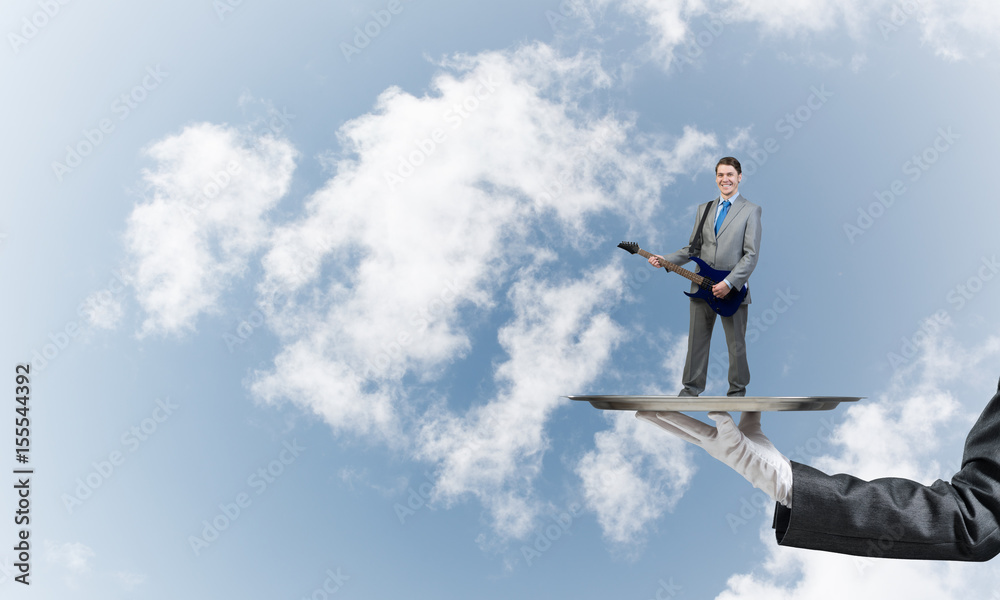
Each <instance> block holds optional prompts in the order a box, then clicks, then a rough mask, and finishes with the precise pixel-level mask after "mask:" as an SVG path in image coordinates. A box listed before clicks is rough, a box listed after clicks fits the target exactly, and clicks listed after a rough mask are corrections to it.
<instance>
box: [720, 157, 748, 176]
mask: <svg viewBox="0 0 1000 600" xmlns="http://www.w3.org/2000/svg"><path fill="white" fill-rule="evenodd" d="M719 165H729V166H730V167H732V168H734V169H736V174H737V175H742V174H743V167H741V166H740V161H738V160H736V159H735V158H733V157H732V156H723V157H722V158H720V159H719V162H717V163H716V164H715V172H716V173H718V172H719Z"/></svg>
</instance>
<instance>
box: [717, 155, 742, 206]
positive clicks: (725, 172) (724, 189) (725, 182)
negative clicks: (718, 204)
mask: <svg viewBox="0 0 1000 600" xmlns="http://www.w3.org/2000/svg"><path fill="white" fill-rule="evenodd" d="M742 179H743V169H742V168H741V167H740V161H738V160H736V159H735V158H733V157H732V156H726V157H723V158H721V159H719V162H718V163H717V164H716V165H715V185H717V186H719V192H721V193H722V199H723V200H729V199H730V198H732V197H733V196H735V195H736V194H737V193H738V192H739V187H740V180H742Z"/></svg>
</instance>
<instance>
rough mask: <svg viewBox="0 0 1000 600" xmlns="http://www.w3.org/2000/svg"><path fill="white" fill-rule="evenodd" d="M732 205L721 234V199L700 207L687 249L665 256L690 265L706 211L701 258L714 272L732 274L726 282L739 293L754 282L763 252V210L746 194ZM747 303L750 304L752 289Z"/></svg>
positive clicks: (675, 262) (738, 196)
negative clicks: (718, 210)
mask: <svg viewBox="0 0 1000 600" xmlns="http://www.w3.org/2000/svg"><path fill="white" fill-rule="evenodd" d="M732 203H733V204H732V206H730V207H729V212H728V213H727V214H726V218H725V220H723V221H722V226H721V227H719V234H718V235H716V234H715V218H714V217H715V210H716V208H717V207H718V205H719V199H718V198H716V199H714V200H712V201H710V202H706V203H704V204H702V205H700V206H698V214H697V215H696V216H695V221H694V227H693V228H692V230H691V237H690V239H688V243H687V246H684V247H683V248H681V249H680V250H678V251H677V252H674V253H673V254H667V255H664V257H663V258H665V259H667V260H668V261H670V262H672V263H674V264H675V265H678V266H680V265H683V264H684V263H686V262H688V261H689V260H690V259H689V258H688V257H689V256H690V255H691V244H692V243H693V242H694V238H695V234H697V232H698V224H699V223H701V219H702V216H703V215H704V214H705V211H706V210H708V211H711V212H710V213H709V215H708V218H707V219H705V227H704V229H703V230H702V243H701V255H700V256H699V258H701V259H702V260H703V261H705V262H706V263H708V266H710V267H712V268H713V269H721V270H723V271H732V272H731V273H730V274H729V276H728V277H726V279H728V280H729V283H731V284H733V287H734V288H735V289H737V290H738V289H740V288H741V287H743V284H745V283H746V282H747V280H749V279H750V274H751V273H753V270H754V267H756V266H757V252H758V250H759V249H760V214H761V208H760V207H759V206H757V205H756V204H754V203H753V202H750V201H749V200H747V199H746V198H745V197H744V196H743V195H742V194H737V195H736V197H735V198H733V200H732ZM697 289H698V286H697V285H696V284H694V283H692V284H691V291H692V292H694V291H696V290H697ZM744 302H745V303H747V304H749V303H750V293H749V290H748V291H747V297H746V300H744Z"/></svg>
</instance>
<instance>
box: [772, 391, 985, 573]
mask: <svg viewBox="0 0 1000 600" xmlns="http://www.w3.org/2000/svg"><path fill="white" fill-rule="evenodd" d="M792 474H793V479H792V508H791V509H787V508H785V507H784V506H781V505H780V504H778V505H777V507H776V508H775V512H774V529H775V534H776V535H777V538H778V543H779V544H781V545H782V546H795V547H798V548H810V549H813V550H826V551H829V552H840V553H842V554H853V555H856V556H871V557H885V558H915V559H935V560H974V561H985V560H990V559H991V558H993V557H994V556H996V555H997V554H998V553H1000V384H998V385H997V393H996V395H994V396H993V398H992V399H991V400H990V401H989V403H988V404H987V405H986V408H985V409H984V410H983V414H982V415H980V417H979V420H978V421H977V422H976V424H975V425H974V426H973V427H972V430H971V431H970V432H969V437H968V438H967V439H966V440H965V454H964V455H963V457H962V469H961V470H960V471H959V472H958V473H956V474H955V476H954V477H952V478H951V483H948V482H945V481H941V480H938V481H935V482H934V483H933V484H931V485H921V484H919V483H917V482H915V481H910V480H907V479H898V478H885V479H876V480H873V481H862V480H860V479H857V478H856V477H852V476H850V475H832V476H831V475H825V474H823V473H821V472H820V471H817V470H816V469H813V468H812V467H808V466H806V465H801V464H798V463H794V462H793V463H792Z"/></svg>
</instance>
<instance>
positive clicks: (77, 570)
mask: <svg viewBox="0 0 1000 600" xmlns="http://www.w3.org/2000/svg"><path fill="white" fill-rule="evenodd" d="M94 556H96V555H95V553H94V551H93V550H92V549H91V548H90V547H89V546H87V545H85V544H81V543H79V542H74V543H70V542H64V543H62V544H57V543H55V542H51V541H47V540H46V542H45V560H46V562H48V563H50V564H53V565H56V566H59V567H62V568H64V569H66V570H67V571H69V572H70V573H72V574H74V575H82V574H84V573H88V572H90V561H91V560H92V559H93V558H94Z"/></svg>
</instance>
